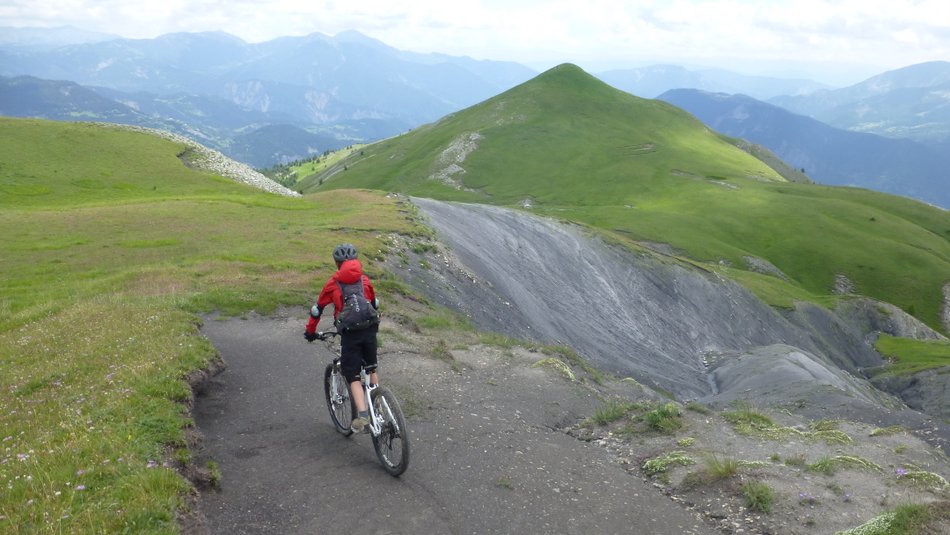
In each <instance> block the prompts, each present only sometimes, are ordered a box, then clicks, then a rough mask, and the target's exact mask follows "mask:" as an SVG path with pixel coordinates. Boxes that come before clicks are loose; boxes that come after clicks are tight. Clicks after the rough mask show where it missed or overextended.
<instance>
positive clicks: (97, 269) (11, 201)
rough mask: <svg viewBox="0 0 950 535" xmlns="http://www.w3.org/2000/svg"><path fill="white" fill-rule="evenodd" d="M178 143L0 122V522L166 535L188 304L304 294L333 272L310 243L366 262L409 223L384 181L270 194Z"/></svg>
mask: <svg viewBox="0 0 950 535" xmlns="http://www.w3.org/2000/svg"><path fill="white" fill-rule="evenodd" d="M185 153H186V147H183V146H181V145H180V144H176V143H173V142H170V141H167V140H164V139H161V138H159V137H156V136H153V135H149V134H144V133H136V132H129V131H125V130H122V129H119V128H115V127H109V126H103V125H91V124H83V123H58V122H49V121H40V120H22V119H6V118H4V119H0V162H2V177H0V250H2V251H3V254H2V257H0V265H2V269H0V273H2V275H0V317H2V319H0V375H2V380H3V384H4V388H3V390H2V392H0V428H2V429H3V432H2V434H3V437H2V441H3V453H2V454H0V458H2V464H0V481H2V482H3V486H4V491H3V492H2V493H0V531H3V532H4V533H41V532H42V533H121V532H128V533H133V532H134V533H175V532H177V531H178V529H179V526H178V521H177V519H176V514H179V513H187V511H188V510H189V509H190V508H191V507H192V506H191V505H189V503H187V502H186V500H187V499H188V497H189V496H193V493H192V491H191V490H190V488H191V487H190V483H189V482H188V481H187V480H185V479H184V478H182V477H181V476H180V475H179V473H178V472H177V471H176V469H181V468H182V467H185V466H187V465H188V464H189V463H190V462H191V460H192V459H191V452H190V450H189V448H188V436H189V434H190V433H192V431H193V422H192V421H191V417H190V414H189V413H188V409H187V405H186V404H184V403H183V402H187V401H188V400H190V399H191V397H192V392H191V388H190V386H189V384H188V382H187V380H186V379H187V377H188V375H189V374H192V373H194V372H197V371H198V370H202V369H207V368H208V367H209V366H210V363H211V362H212V361H213V360H214V359H215V358H216V352H215V350H214V348H213V347H212V346H211V344H210V342H209V341H208V340H207V339H205V338H203V337H202V336H200V334H199V332H198V330H197V325H198V322H199V320H198V317H197V316H196V315H195V313H198V312H202V311H204V312H210V311H212V310H217V311H221V312H222V313H225V314H243V313H246V312H250V311H252V310H254V311H257V312H260V313H267V312H269V311H272V310H273V309H274V308H275V307H276V306H278V305H279V304H288V305H297V306H300V305H304V304H306V303H307V300H308V299H309V298H310V296H311V295H312V292H313V291H314V288H313V287H311V282H312V280H313V278H314V276H316V277H317V278H320V277H321V276H322V277H326V276H329V274H330V273H332V271H333V265H332V262H330V261H329V260H327V258H326V255H325V254H320V253H323V252H325V251H326V250H328V249H329V248H332V247H333V245H335V244H336V243H337V242H338V241H340V240H344V239H345V240H347V241H352V242H353V243H356V244H358V246H360V247H361V250H363V251H366V252H374V253H370V254H368V255H366V259H365V260H364V262H366V263H367V265H368V269H370V270H372V269H373V268H372V266H373V263H374V262H373V259H374V258H375V257H379V256H381V255H382V254H383V249H385V247H384V244H383V243H382V242H381V241H380V238H379V236H380V235H382V234H387V233H405V232H412V228H413V225H412V223H411V222H409V220H407V219H406V217H405V216H404V215H403V214H400V213H399V212H397V210H396V209H395V207H394V205H393V203H392V202H391V201H390V200H388V199H386V198H385V197H384V196H383V195H382V194H379V193H374V192H365V191H348V192H334V193H333V194H330V195H328V194H317V195H312V196H309V197H307V198H305V199H298V198H287V197H281V196H278V195H273V194H269V193H264V192H262V191H260V190H257V189H254V188H251V187H248V186H244V185H242V184H238V183H235V182H234V181H231V180H228V179H225V178H222V177H221V176H217V175H214V174H211V173H208V172H204V171H200V170H196V169H190V168H188V167H187V166H186V165H185V164H184V161H183V160H182V159H180V158H179V155H182V156H185ZM330 197H332V199H333V201H332V202H330V200H329V199H330ZM371 272H372V271H371ZM315 274H316V275H315ZM380 284H382V285H384V287H385V284H386V280H385V278H383V279H382V280H381V281H380ZM205 468H207V467H205Z"/></svg>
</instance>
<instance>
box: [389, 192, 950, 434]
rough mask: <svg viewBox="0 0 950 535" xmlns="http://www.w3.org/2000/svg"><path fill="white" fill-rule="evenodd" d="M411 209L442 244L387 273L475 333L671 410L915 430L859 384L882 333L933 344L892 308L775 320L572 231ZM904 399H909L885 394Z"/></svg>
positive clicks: (731, 290) (667, 261) (798, 311)
mask: <svg viewBox="0 0 950 535" xmlns="http://www.w3.org/2000/svg"><path fill="white" fill-rule="evenodd" d="M413 202H414V203H415V204H416V205H417V206H418V207H419V208H420V209H421V211H422V213H423V214H424V215H425V216H427V217H428V219H429V222H430V224H431V226H432V227H433V228H434V229H435V230H436V231H437V232H438V235H439V237H440V239H441V240H442V241H443V242H444V243H445V244H446V245H447V246H448V247H446V248H443V252H440V253H439V254H438V258H437V259H435V260H433V259H432V258H431V256H430V257H428V258H418V259H415V261H412V262H408V263H407V264H406V266H402V267H400V266H396V265H392V266H390V267H391V268H392V269H393V270H394V271H396V272H398V273H400V274H401V275H402V276H403V277H404V278H405V279H406V280H407V281H408V282H410V284H412V285H413V286H414V287H416V288H417V289H419V290H420V291H422V292H423V293H424V294H425V295H426V296H427V297H428V298H429V299H431V300H433V301H435V302H437V303H439V304H442V305H445V306H447V307H449V308H453V309H455V310H457V311H460V312H462V313H463V314H465V315H467V316H468V317H469V318H470V320H471V322H472V323H473V324H474V325H475V326H476V327H478V328H479V329H481V330H487V331H495V332H499V333H503V334H506V335H509V336H513V337H516V338H520V339H526V340H534V341H537V342H542V343H551V344H563V345H567V346H570V347H572V348H573V349H574V350H576V351H577V352H578V353H579V354H581V355H582V356H583V357H584V358H585V359H587V360H588V361H590V362H591V363H592V364H593V365H595V366H597V367H598V368H600V369H602V370H605V371H609V372H613V373H616V374H619V375H624V376H630V377H633V378H635V379H636V380H637V381H639V382H640V383H642V384H644V385H647V386H649V387H651V388H653V389H655V390H657V391H661V392H662V391H666V392H668V393H670V394H672V395H674V396H675V397H676V398H678V399H679V400H690V399H703V400H704V401H709V402H723V403H726V402H729V401H730V400H737V399H750V400H754V401H755V402H756V403H761V404H764V405H769V404H776V405H783V404H788V403H791V402H794V403H796V404H797V406H798V408H800V407H803V406H807V407H811V409H812V410H814V411H815V416H816V417H819V418H826V417H830V416H831V414H830V413H829V412H828V411H830V410H831V408H834V410H835V411H837V412H839V413H841V414H847V415H849V416H850V417H853V418H857V417H867V418H874V419H876V420H881V421H884V420H886V419H888V418H898V415H899V418H900V419H908V418H911V417H913V418H918V419H920V420H921V421H922V420H923V419H925V418H924V416H923V415H921V414H919V413H915V415H910V416H908V415H907V414H906V413H905V411H909V409H907V408H906V406H904V405H902V403H901V402H900V400H898V399H897V398H895V397H894V396H893V395H890V394H888V393H885V392H881V391H878V390H877V389H875V388H873V387H872V386H871V384H870V383H868V381H866V380H865V379H864V371H865V370H866V369H868V368H874V367H878V366H881V365H882V364H883V363H884V360H883V358H882V357H881V355H880V354H879V353H877V351H876V350H875V349H874V341H875V339H876V337H877V334H878V333H880V332H885V333H888V334H892V335H894V336H904V337H912V338H918V339H939V338H940V337H941V335H940V334H939V333H937V332H936V331H934V330H933V329H930V328H929V327H927V326H926V325H923V324H922V323H920V322H919V321H918V320H916V319H915V318H913V317H912V316H910V315H908V314H906V313H904V312H903V311H901V310H900V309H899V308H897V307H894V306H892V305H888V304H886V303H881V302H878V301H874V300H872V299H867V298H862V297H858V296H855V297H852V298H847V299H843V300H842V301H841V304H840V305H839V306H838V307H837V309H836V310H829V309H827V308H824V307H821V306H819V305H815V304H811V303H799V304H797V305H796V307H795V308H794V309H793V310H789V311H783V312H781V313H780V312H777V311H776V310H775V309H773V308H772V307H769V306H767V305H766V304H764V303H763V302H761V301H760V300H759V299H757V298H756V297H754V296H753V295H751V294H750V293H749V292H748V291H746V290H745V289H744V288H742V287H740V286H739V285H737V284H735V283H733V282H732V281H729V280H725V279H722V278H720V277H718V276H717V275H716V274H715V273H712V272H707V271H702V270H699V269H696V268H695V267H692V266H684V265H681V264H680V263H678V262H677V261H676V260H675V259H672V258H670V257H669V256H667V255H663V254H661V253H654V252H651V251H643V252H640V253H634V252H631V251H629V250H627V249H624V248H622V247H616V246H612V245H609V244H606V243H604V242H603V241H602V240H600V239H597V238H595V237H593V236H591V235H588V234H586V233H585V232H584V231H583V230H582V229H581V228H580V227H577V226H573V225H568V224H562V223H559V222H555V221H552V220H550V219H544V218H540V217H536V216H533V215H531V214H527V213H524V212H518V211H514V210H508V209H503V208H498V207H492V206H485V205H466V204H455V203H444V202H439V201H432V200H426V199H414V200H413ZM422 261H424V262H422ZM420 263H424V264H425V265H426V267H425V268H424V269H415V268H413V267H412V266H418V265H420ZM407 266H408V267H407ZM941 377H944V378H945V376H941ZM928 380H929V379H928ZM933 381H936V379H933ZM921 384H923V385H924V386H922V390H921V392H920V393H910V394H907V395H909V396H910V397H909V398H908V399H909V400H911V401H912V400H914V399H916V398H920V399H921V401H920V402H919V403H916V406H919V407H920V408H921V410H930V408H932V407H933V405H934V404H935V403H938V402H939V399H940V398H933V399H932V401H925V400H924V399H925V398H926V399H931V398H927V392H930V391H933V392H936V393H937V395H938V396H941V395H942V396H946V394H940V392H946V385H944V386H940V385H941V384H940V383H932V382H928V383H926V384H924V383H921ZM930 385H933V386H930ZM908 388H911V390H910V392H915V391H913V390H912V387H911V386H910V385H901V388H900V389H897V390H895V389H892V388H889V389H888V392H891V393H893V394H900V395H905V394H904V391H906V390H907V389H908ZM944 399H945V398H944ZM909 412H914V411H909ZM862 415H863V416H862ZM911 419H912V418H911Z"/></svg>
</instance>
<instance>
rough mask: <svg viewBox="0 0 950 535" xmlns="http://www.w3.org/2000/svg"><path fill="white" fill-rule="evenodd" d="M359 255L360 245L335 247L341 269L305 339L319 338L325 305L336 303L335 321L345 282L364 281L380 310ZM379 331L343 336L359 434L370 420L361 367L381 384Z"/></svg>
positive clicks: (343, 364)
mask: <svg viewBox="0 0 950 535" xmlns="http://www.w3.org/2000/svg"><path fill="white" fill-rule="evenodd" d="M356 257H357V251H356V247H354V246H353V245H352V244H349V243H343V244H340V245H337V246H336V248H335V249H334V250H333V260H334V261H336V267H337V271H336V273H334V274H333V275H332V276H331V277H330V278H329V279H328V280H327V283H326V284H325V285H324V286H323V290H322V291H321V292H320V296H319V297H317V303H316V304H315V305H314V306H313V308H311V309H310V319H309V320H308V321H307V327H306V330H305V331H304V338H306V339H307V341H308V342H313V341H314V340H316V339H317V334H316V331H317V324H318V323H319V322H320V315H321V314H322V313H323V309H324V307H326V306H327V305H329V304H331V303H332V304H333V319H334V322H335V321H336V319H337V317H338V316H339V314H340V311H341V310H342V309H343V287H342V285H341V284H345V285H350V284H355V283H357V282H359V281H362V283H363V295H364V296H365V297H366V299H367V300H368V301H369V302H370V303H371V304H372V306H373V308H375V309H376V310H378V309H379V301H378V300H377V299H376V292H375V291H374V290H373V284H372V283H371V282H370V280H369V277H367V276H366V275H364V274H363V266H362V264H360V261H359V260H357V258H356ZM378 330H379V325H378V323H377V324H374V325H371V326H370V327H367V328H364V329H359V330H345V331H342V332H341V335H340V368H341V371H342V372H343V377H345V378H346V380H347V381H348V382H349V384H350V393H351V395H352V396H353V402H354V404H355V405H356V411H357V414H356V417H355V418H353V422H352V423H351V424H350V428H351V429H352V430H353V432H355V433H361V432H363V430H364V429H365V428H366V425H367V424H368V423H369V410H368V408H367V406H366V402H367V400H366V399H364V398H365V396H364V395H363V389H362V387H361V385H360V367H361V366H363V367H365V368H366V371H367V372H369V373H370V382H371V383H372V384H379V379H378V377H377V375H376V365H377V360H376V334H377V332H378Z"/></svg>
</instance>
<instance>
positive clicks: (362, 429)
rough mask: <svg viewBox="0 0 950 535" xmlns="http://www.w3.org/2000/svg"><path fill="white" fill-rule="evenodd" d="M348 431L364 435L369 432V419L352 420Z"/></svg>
mask: <svg viewBox="0 0 950 535" xmlns="http://www.w3.org/2000/svg"><path fill="white" fill-rule="evenodd" d="M350 431H353V432H354V433H366V432H367V431H369V418H365V417H360V418H353V423H352V424H350Z"/></svg>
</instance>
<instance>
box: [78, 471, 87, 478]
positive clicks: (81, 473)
mask: <svg viewBox="0 0 950 535" xmlns="http://www.w3.org/2000/svg"><path fill="white" fill-rule="evenodd" d="M85 473H86V471H85V470H82V469H80V470H76V477H79V476H81V475H83V474H85Z"/></svg>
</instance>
